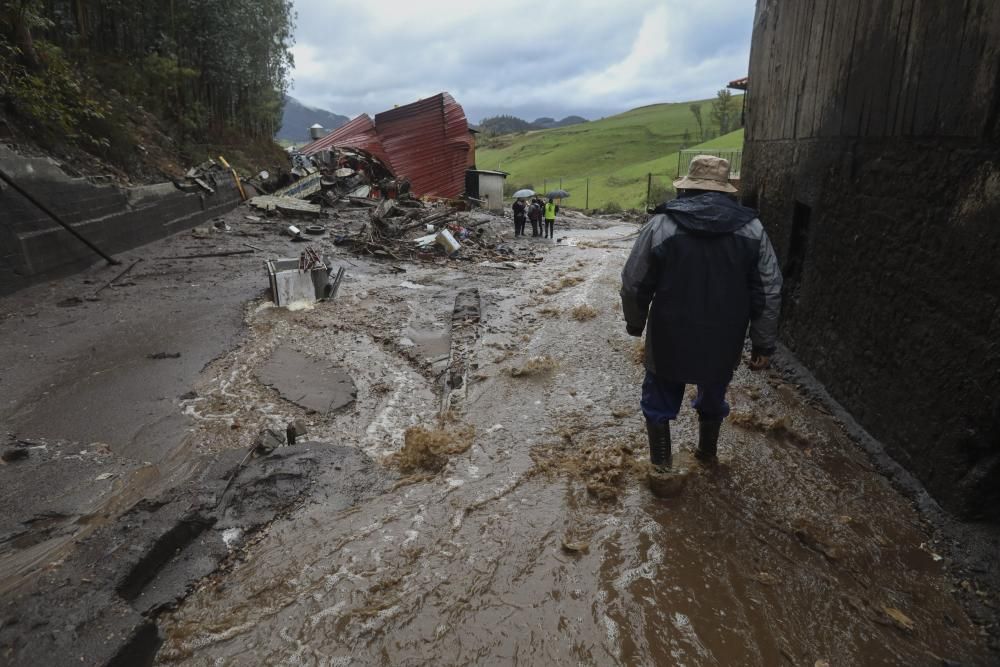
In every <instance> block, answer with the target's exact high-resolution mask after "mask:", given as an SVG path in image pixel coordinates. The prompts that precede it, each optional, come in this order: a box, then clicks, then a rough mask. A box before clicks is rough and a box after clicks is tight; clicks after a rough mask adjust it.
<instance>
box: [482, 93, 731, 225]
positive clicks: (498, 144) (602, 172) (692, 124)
mask: <svg viewBox="0 0 1000 667" xmlns="http://www.w3.org/2000/svg"><path fill="white" fill-rule="evenodd" d="M735 99H736V105H737V107H736V108H737V109H739V108H740V105H742V99H741V98H739V97H737V98H735ZM692 103H693V102H679V103H675V104H654V105H651V106H647V107H640V108H638V109H633V110H631V111H627V112H625V113H622V114H619V115H617V116H611V117H609V118H603V119H601V120H595V121H592V122H590V123H584V124H582V125H573V126H570V127H564V128H558V129H552V130H540V131H536V132H528V133H525V134H519V135H506V136H501V137H495V138H493V139H491V140H487V141H484V142H483V143H482V145H480V147H479V148H478V149H477V151H476V163H477V165H478V166H479V168H480V169H497V168H499V169H502V170H503V171H507V172H510V177H509V178H508V184H510V185H513V186H517V187H521V186H531V187H533V188H534V189H536V190H539V191H542V190H544V189H549V190H551V189H553V188H555V187H559V186H560V178H561V179H562V186H561V187H562V188H563V189H565V190H568V191H569V192H571V193H572V195H573V196H572V198H571V199H570V200H567V202H566V203H567V204H569V205H572V206H576V207H580V208H583V207H584V206H587V205H589V207H590V208H601V207H605V206H607V205H608V204H611V203H612V202H613V203H615V204H618V205H619V206H622V207H624V208H641V207H642V206H644V205H645V199H646V185H647V178H648V176H647V174H650V173H652V174H653V182H654V187H656V188H658V189H659V190H660V191H661V193H662V191H663V189H664V188H670V181H671V180H672V179H673V178H675V177H676V173H677V157H678V156H677V152H678V150H680V148H681V146H682V145H684V137H685V135H684V133H685V130H686V131H687V132H688V133H689V139H690V141H696V137H697V136H698V125H697V123H696V121H695V119H694V116H693V115H692V114H691V110H690V108H689V107H690V105H691V104H692ZM701 105H702V116H703V118H704V121H705V124H706V130H709V129H710V128H709V127H708V125H709V124H710V122H711V121H710V119H709V117H710V114H711V100H702V101H701ZM715 129H716V131H717V129H718V128H715ZM689 143H690V142H689ZM742 145H743V130H737V131H736V132H731V133H729V134H726V135H724V136H721V137H716V138H714V139H712V140H710V141H707V142H705V143H704V144H697V145H694V146H689V147H690V148H700V147H704V148H716V149H719V148H723V149H724V148H740V147H742ZM588 177H589V179H590V196H589V202H588V201H587V195H586V192H587V179H588Z"/></svg>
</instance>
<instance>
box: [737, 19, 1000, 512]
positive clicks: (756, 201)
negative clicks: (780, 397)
mask: <svg viewBox="0 0 1000 667" xmlns="http://www.w3.org/2000/svg"><path fill="white" fill-rule="evenodd" d="M932 4H933V6H931V5H928V4H927V3H921V2H917V1H916V0H896V1H894V2H893V1H890V0H874V1H868V0H866V1H862V0H844V1H841V2H834V1H833V0H829V1H827V0H803V2H801V3H778V2H774V1H773V0H760V2H758V8H757V17H756V24H755V30H754V37H753V50H752V55H751V65H750V79H749V80H750V87H749V91H748V99H747V143H746V148H745V154H744V172H743V193H744V197H745V198H746V199H747V200H748V203H751V204H753V205H756V206H757V207H758V208H760V210H761V217H762V220H763V221H764V223H765V226H766V227H767V230H768V233H769V234H770V235H771V237H772V239H773V241H774V243H775V246H776V248H777V250H778V253H779V256H780V258H781V260H782V264H783V269H784V272H785V278H786V291H785V304H784V307H783V313H782V315H783V324H782V337H783V339H784V340H785V342H786V343H787V344H788V345H789V347H791V348H792V349H793V350H794V351H795V353H796V355H797V356H798V357H799V358H800V359H802V360H803V362H804V363H805V364H806V365H808V366H809V367H810V369H811V370H812V371H813V373H814V374H815V375H816V376H817V377H818V378H819V379H820V380H821V381H822V382H823V383H824V384H825V385H826V386H827V388H828V389H829V390H830V392H831V393H832V394H833V395H834V396H835V397H836V398H837V399H838V400H839V401H840V402H841V403H842V404H844V405H845V406H846V407H847V408H848V409H849V410H850V411H851V412H852V414H853V415H854V416H855V417H856V418H857V419H858V421H859V422H861V423H862V424H863V425H864V426H865V428H866V429H868V430H869V431H870V432H871V433H872V434H873V435H874V436H875V437H877V438H878V439H879V440H881V441H882V442H883V443H884V444H885V445H886V448H887V450H888V451H889V453H890V454H891V455H892V456H893V457H894V458H896V460H898V461H899V462H900V463H902V464H903V465H904V466H906V467H907V468H908V469H910V470H911V471H912V472H913V473H914V474H915V475H916V476H917V477H918V478H919V479H920V480H921V481H922V482H923V483H924V484H925V485H926V487H927V489H928V490H929V491H930V492H931V494H932V495H933V496H934V497H935V498H937V499H938V501H939V502H941V503H942V504H943V505H944V506H945V507H946V508H948V509H950V510H952V511H954V512H956V513H959V514H961V515H964V516H988V517H991V518H993V519H1000V502H998V501H1000V228H998V227H997V222H998V221H1000V120H998V116H1000V86H997V85H996V82H998V81H1000V5H998V4H996V3H992V2H987V1H986V0H983V1H981V2H980V1H977V0H972V1H970V2H967V3H943V4H938V3H932Z"/></svg>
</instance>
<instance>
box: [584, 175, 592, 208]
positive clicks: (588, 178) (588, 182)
mask: <svg viewBox="0 0 1000 667" xmlns="http://www.w3.org/2000/svg"><path fill="white" fill-rule="evenodd" d="M583 208H585V209H588V210H589V209H590V176H588V177H587V203H585V204H584V205H583Z"/></svg>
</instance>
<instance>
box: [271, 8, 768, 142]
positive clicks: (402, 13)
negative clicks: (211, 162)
mask: <svg viewBox="0 0 1000 667" xmlns="http://www.w3.org/2000/svg"><path fill="white" fill-rule="evenodd" d="M294 2H295V8H296V11H297V12H298V27H297V29H296V34H295V37H296V44H295V46H294V49H293V53H294V55H295V70H294V72H293V79H294V81H293V83H292V89H291V94H292V95H293V96H294V97H296V98H298V99H299V100H300V101H302V102H303V103H305V104H307V105H310V106H316V107H321V108H324V109H329V110H330V111H333V112H335V113H339V114H344V115H346V116H350V117H352V118H353V117H354V116H356V115H358V114H360V113H363V112H367V113H369V114H372V115H373V114H375V113H378V112H379V111H383V110H385V109H389V108H392V106H393V105H396V104H406V103H408V102H412V101H414V100H417V99H419V98H422V97H429V96H431V95H434V94H435V93H438V92H441V91H448V92H450V93H451V94H452V95H453V96H454V97H455V99H456V100H458V101H459V103H461V104H462V106H463V107H464V108H465V112H466V115H467V116H468V118H469V119H470V120H471V121H472V122H476V123H478V122H479V121H480V120H482V119H483V118H484V117H486V116H492V115H496V114H500V113H509V114H513V115H516V116H520V117H522V118H525V119H527V120H534V119H535V118H537V117H539V116H551V117H554V118H563V117H564V116H568V115H571V114H575V115H580V116H584V117H586V118H590V119H594V118H600V117H602V116H610V115H613V114H616V113H619V112H621V111H625V110H627V109H632V108H635V107H638V106H642V105H645V104H653V103H656V102H680V101H686V100H690V99H702V98H707V97H712V96H714V94H715V92H716V91H717V90H719V89H720V88H722V87H724V86H725V85H726V83H727V82H728V81H731V80H733V79H736V78H739V77H742V76H745V75H746V73H747V63H748V60H749V54H750V33H751V31H752V28H753V12H754V0H689V1H687V2H681V1H679V0H618V1H617V2H614V1H612V0H531V1H527V0H493V1H492V2H490V1H482V2H480V1H477V0H460V1H458V0H456V1H452V0H403V1H401V0H379V1H377V2H366V1H361V2H358V1H356V0H294Z"/></svg>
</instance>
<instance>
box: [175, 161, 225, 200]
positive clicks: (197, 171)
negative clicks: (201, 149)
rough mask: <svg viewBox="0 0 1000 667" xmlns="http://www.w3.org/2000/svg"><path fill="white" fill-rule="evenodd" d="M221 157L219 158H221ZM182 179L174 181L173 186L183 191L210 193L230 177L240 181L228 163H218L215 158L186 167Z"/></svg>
mask: <svg viewBox="0 0 1000 667" xmlns="http://www.w3.org/2000/svg"><path fill="white" fill-rule="evenodd" d="M221 159H222V158H220V160H221ZM184 179H185V180H183V181H174V186H175V187H176V188H177V189H178V190H183V191H184V192H207V193H208V194H210V195H212V194H215V190H216V189H217V188H218V187H219V185H220V184H221V183H224V182H225V181H228V180H230V179H236V183H237V185H239V183H240V181H239V179H238V177H236V174H235V171H233V169H232V167H230V166H229V165H228V164H225V165H223V164H220V163H219V162H216V161H215V160H205V161H204V162H202V163H201V164H199V165H198V166H196V167H191V168H190V169H188V171H187V173H186V174H185V175H184Z"/></svg>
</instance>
